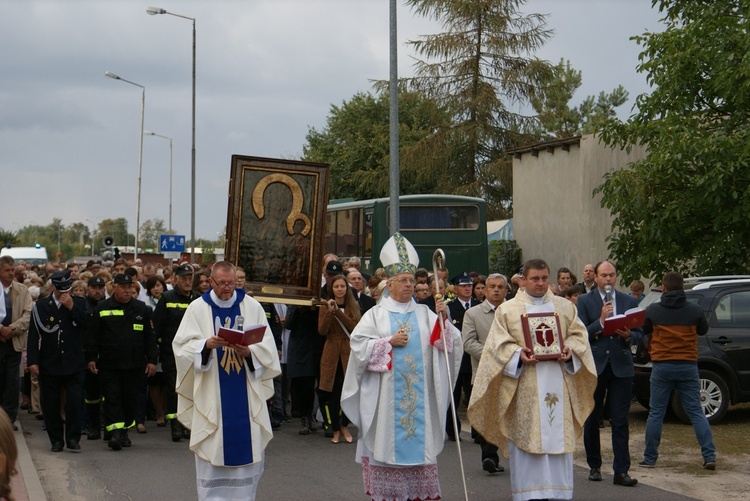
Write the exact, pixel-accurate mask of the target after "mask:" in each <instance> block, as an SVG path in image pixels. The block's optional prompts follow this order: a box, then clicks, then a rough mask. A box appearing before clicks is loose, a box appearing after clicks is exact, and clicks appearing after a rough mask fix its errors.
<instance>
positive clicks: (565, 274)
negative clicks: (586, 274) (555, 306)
mask: <svg viewBox="0 0 750 501" xmlns="http://www.w3.org/2000/svg"><path fill="white" fill-rule="evenodd" d="M573 284H575V282H574V281H573V274H572V273H571V272H570V270H569V269H568V268H566V267H564V266H563V267H562V268H560V269H559V270H557V285H552V286H550V290H551V291H552V292H553V293H555V294H557V295H558V296H560V295H562V293H563V291H564V290H565V289H567V288H568V287H570V286H571V285H573Z"/></svg>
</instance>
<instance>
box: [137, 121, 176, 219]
mask: <svg viewBox="0 0 750 501" xmlns="http://www.w3.org/2000/svg"><path fill="white" fill-rule="evenodd" d="M143 133H144V134H145V135H147V136H156V137H160V138H162V139H168V140H169V232H170V233H172V138H171V137H168V136H162V135H161V134H157V133H156V132H151V131H150V130H144V131H143Z"/></svg>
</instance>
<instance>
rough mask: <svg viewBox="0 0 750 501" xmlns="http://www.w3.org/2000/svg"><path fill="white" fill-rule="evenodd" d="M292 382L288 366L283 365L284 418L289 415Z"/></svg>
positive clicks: (282, 405)
mask: <svg viewBox="0 0 750 501" xmlns="http://www.w3.org/2000/svg"><path fill="white" fill-rule="evenodd" d="M291 385H292V380H291V379H290V378H289V375H288V374H287V371H286V364H281V408H282V411H283V412H284V417H287V416H288V415H289V412H291V411H290V410H289V393H290V391H291Z"/></svg>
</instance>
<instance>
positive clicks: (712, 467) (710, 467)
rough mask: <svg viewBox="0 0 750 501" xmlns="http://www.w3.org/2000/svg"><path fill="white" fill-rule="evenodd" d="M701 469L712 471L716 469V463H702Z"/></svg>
mask: <svg viewBox="0 0 750 501" xmlns="http://www.w3.org/2000/svg"><path fill="white" fill-rule="evenodd" d="M703 469H704V470H711V471H714V470H715V469H716V461H705V462H704V463H703Z"/></svg>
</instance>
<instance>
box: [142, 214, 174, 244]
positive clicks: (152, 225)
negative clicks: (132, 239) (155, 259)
mask: <svg viewBox="0 0 750 501" xmlns="http://www.w3.org/2000/svg"><path fill="white" fill-rule="evenodd" d="M167 233H169V231H167V227H166V226H165V225H164V220H163V219H159V218H156V219H147V220H145V221H144V222H143V223H141V231H140V234H139V235H138V238H139V240H140V242H139V245H140V247H141V248H142V249H143V250H144V251H148V252H154V251H156V252H159V235H166V234H167Z"/></svg>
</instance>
